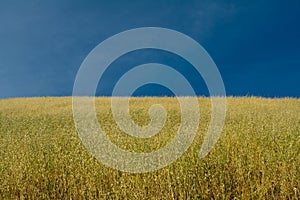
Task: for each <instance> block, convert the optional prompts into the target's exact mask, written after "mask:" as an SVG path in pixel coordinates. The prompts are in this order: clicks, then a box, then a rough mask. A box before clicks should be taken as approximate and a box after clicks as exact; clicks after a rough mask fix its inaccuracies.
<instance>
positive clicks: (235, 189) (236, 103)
mask: <svg viewBox="0 0 300 200" xmlns="http://www.w3.org/2000/svg"><path fill="white" fill-rule="evenodd" d="M154 103H160V104H162V105H163V106H164V107H165V109H166V110H167V112H168V118H167V121H166V124H165V127H164V128H163V129H162V131H161V132H160V133H159V134H157V135H155V136H154V137H152V138H149V139H137V138H133V137H130V136H128V135H126V134H124V133H122V131H121V130H119V129H118V127H117V125H116V123H115V122H114V120H113V117H112V113H111V110H110V99H109V98H97V100H96V107H97V116H98V118H99V122H100V124H101V126H102V128H103V129H104V130H105V131H106V132H107V136H108V137H109V139H110V140H111V141H112V142H114V143H115V144H117V145H118V146H119V147H122V148H124V149H127V150H130V151H136V152H151V151H153V150H156V149H159V148H161V147H162V146H164V145H166V144H167V143H168V142H169V141H170V139H172V137H174V136H175V135H176V132H177V130H178V127H179V125H180V107H179V104H178V102H177V100H176V99H175V98H134V99H131V101H130V105H131V110H130V114H131V116H132V118H133V119H134V120H135V122H136V123H137V124H139V125H146V124H147V123H149V120H150V118H149V116H148V109H149V108H150V106H151V105H152V104H154ZM227 103H228V105H227V108H228V109H227V117H226V121H225V126H224V129H223V132H222V135H221V137H220V139H219V141H218V142H217V144H216V146H215V148H214V149H213V150H212V151H211V152H210V153H209V154H208V156H206V157H205V158H204V159H199V157H198V153H199V150H200V147H201V144H202V141H203V138H204V135H205V133H206V131H207V127H208V123H209V121H210V112H211V111H210V100H209V99H207V98H199V105H200V112H201V120H200V126H199V130H198V134H197V136H196V138H195V140H194V142H193V144H192V146H191V147H190V148H189V149H188V150H187V152H186V153H185V154H184V155H183V156H182V157H181V158H179V159H178V160H177V161H176V162H174V163H173V164H171V165H169V166H168V167H165V168H163V169H160V170H158V171H155V172H151V173H144V174H129V173H124V172H120V171H116V170H114V169H111V168H108V167H106V166H105V165H103V164H101V163H100V162H99V161H98V160H96V159H95V158H93V156H92V155H91V154H90V153H89V152H88V151H87V150H86V149H85V148H84V146H83V145H82V143H81V141H80V139H79V137H78V135H77V133H76V129H75V125H74V122H73V118H72V99H71V98H68V97H66V98H28V99H8V100H1V101H0V198H1V199H212V198H213V199H234V198H236V199H299V198H300V100H299V99H290V98H286V99H263V98H228V102H227Z"/></svg>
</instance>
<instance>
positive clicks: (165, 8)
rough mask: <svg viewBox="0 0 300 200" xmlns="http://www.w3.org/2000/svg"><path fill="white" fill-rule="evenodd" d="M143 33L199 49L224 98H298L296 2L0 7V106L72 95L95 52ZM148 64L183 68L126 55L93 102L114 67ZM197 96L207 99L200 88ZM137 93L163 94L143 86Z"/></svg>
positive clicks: (299, 7) (137, 1)
mask: <svg viewBox="0 0 300 200" xmlns="http://www.w3.org/2000/svg"><path fill="white" fill-rule="evenodd" d="M147 26H155V27H165V28H169V29H174V30H177V31H180V32H182V33H184V34H187V35H188V36H190V37H192V38H193V39H195V40H196V41H197V42H199V43H200V44H201V45H202V46H203V47H204V48H205V49H206V50H207V51H208V53H209V54H210V55H211V57H212V58H213V59H214V61H215V63H216V64H217V66H218V68H219V70H220V72H221V75H222V77H223V80H224V84H225V88H226V92H227V95H234V96H244V95H255V96H265V97H283V96H293V97H300V87H299V86H300V78H299V75H300V1H276V0H268V1H248V0H247V1H201V0H195V1H193V0H189V1H184V0H182V1H177V0H173V1H153V0H149V1H144V0H132V1H108V0H107V1H101V0H100V1H84V0H82V1H77V0H72V1H71V0H65V1H61V0H51V1H50V0H49V1H47V0H45V1H40V0H28V1H21V0H19V1H15V0H1V1H0V98H9V97H24V96H26V97H30V96H68V95H72V89H73V83H74V79H75V76H76V73H77V70H78V69H79V67H80V65H81V63H82V62H83V60H84V58H85V57H86V56H87V55H88V53H89V52H90V51H91V50H92V49H93V48H94V47H95V46H96V45H98V44H99V43H100V42H102V41H103V40H105V39H106V38H108V37H110V36H112V35H114V34H117V33H119V32H121V31H125V30H128V29H132V28H138V27H147ZM153 61H156V62H161V63H163V64H168V65H173V67H174V68H176V67H178V66H179V65H188V63H184V60H181V59H180V58H178V57H176V55H172V54H170V53H167V52H161V51H154V50H148V51H147V50H142V51H139V52H138V51H137V52H132V53H130V54H128V55H127V58H126V56H122V57H121V58H120V59H118V60H116V62H115V63H114V65H112V66H111V68H109V70H108V71H107V73H106V76H105V77H103V79H102V80H101V81H102V82H101V84H99V89H98V94H99V95H109V94H110V90H111V88H112V87H113V84H114V83H115V81H116V80H117V79H118V77H119V76H120V75H121V72H122V70H119V69H120V68H118V66H121V65H122V66H125V68H122V69H123V72H124V69H129V68H130V66H132V65H135V64H142V63H147V62H153ZM113 66H114V67H113ZM182 73H183V74H187V75H188V76H190V81H191V82H193V81H194V82H197V80H196V79H197V78H198V79H201V78H199V77H198V76H197V75H191V74H193V71H191V70H190V71H183V72H182ZM189 74H190V75H189ZM198 82H199V81H198ZM200 82H201V80H200ZM100 85H101V87H100ZM196 90H197V93H198V94H199V95H206V94H207V91H206V89H205V85H204V84H203V83H199V87H198V88H196ZM139 92H140V94H143V95H147V94H148V95H155V94H164V92H165V94H169V93H168V92H167V90H163V89H162V88H158V87H157V86H149V85H148V86H145V87H144V88H141V89H140V91H139Z"/></svg>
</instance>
